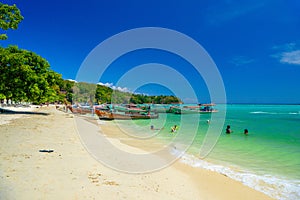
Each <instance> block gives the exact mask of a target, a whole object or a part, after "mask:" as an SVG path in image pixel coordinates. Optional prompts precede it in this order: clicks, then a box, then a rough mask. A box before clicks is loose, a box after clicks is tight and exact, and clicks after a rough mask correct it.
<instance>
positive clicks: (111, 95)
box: [95, 85, 181, 104]
mask: <svg viewBox="0 0 300 200" xmlns="http://www.w3.org/2000/svg"><path fill="white" fill-rule="evenodd" d="M95 98H96V101H97V102H98V103H134V104H143V103H155V104H171V103H181V100H180V99H179V98H177V97H175V96H165V95H160V96H148V95H142V94H133V93H129V92H121V91H118V90H112V89H111V88H109V87H106V86H103V85H97V89H96V94H95Z"/></svg>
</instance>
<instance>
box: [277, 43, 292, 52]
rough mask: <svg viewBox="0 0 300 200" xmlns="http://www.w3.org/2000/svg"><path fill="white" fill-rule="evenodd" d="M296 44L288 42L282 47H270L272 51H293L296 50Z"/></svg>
mask: <svg viewBox="0 0 300 200" xmlns="http://www.w3.org/2000/svg"><path fill="white" fill-rule="evenodd" d="M296 45H297V44H296V43H295V42H290V43H287V44H283V45H275V46H273V47H272V49H275V50H281V51H293V50H295V48H296Z"/></svg>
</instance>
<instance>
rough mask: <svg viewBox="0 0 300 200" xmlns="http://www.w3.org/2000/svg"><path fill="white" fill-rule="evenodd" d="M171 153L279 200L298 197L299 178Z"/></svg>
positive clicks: (292, 199)
mask: <svg viewBox="0 0 300 200" xmlns="http://www.w3.org/2000/svg"><path fill="white" fill-rule="evenodd" d="M171 153H172V154H173V155H182V156H181V159H180V161H181V162H183V163H185V164H188V165H190V166H192V167H200V168H203V169H207V170H210V171H214V172H217V173H219V174H223V175H226V176H227V177H229V178H232V179H234V180H237V181H239V182H242V183H243V184H244V185H247V186H249V187H251V188H253V189H255V190H257V191H260V192H263V193H265V194H266V195H268V196H270V197H272V198H275V199H280V200H294V199H295V200H296V199H300V181H299V180H287V179H284V178H279V177H274V176H272V175H257V174H255V173H254V172H250V171H246V170H234V169H233V168H230V167H225V166H222V165H217V164H213V163H210V162H207V161H205V160H203V159H200V158H197V157H196V156H194V155H190V154H186V153H184V154H182V152H180V150H178V149H173V150H172V152H171Z"/></svg>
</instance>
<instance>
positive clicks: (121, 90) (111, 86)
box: [97, 82, 133, 93]
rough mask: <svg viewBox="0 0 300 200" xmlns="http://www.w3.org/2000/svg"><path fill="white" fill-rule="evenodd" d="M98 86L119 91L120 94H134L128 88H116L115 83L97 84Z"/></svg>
mask: <svg viewBox="0 0 300 200" xmlns="http://www.w3.org/2000/svg"><path fill="white" fill-rule="evenodd" d="M97 85H102V86H106V87H109V88H111V89H113V90H118V91H120V92H129V93H133V92H132V91H130V90H129V89H128V88H127V87H120V86H115V85H114V84H113V83H101V82H99V83H97Z"/></svg>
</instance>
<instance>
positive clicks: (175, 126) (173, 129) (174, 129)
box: [171, 125, 177, 133]
mask: <svg viewBox="0 0 300 200" xmlns="http://www.w3.org/2000/svg"><path fill="white" fill-rule="evenodd" d="M176 130H177V125H174V126H173V127H172V128H171V132H172V133H175V132H176Z"/></svg>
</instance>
